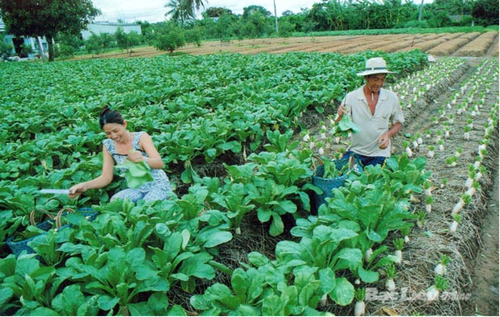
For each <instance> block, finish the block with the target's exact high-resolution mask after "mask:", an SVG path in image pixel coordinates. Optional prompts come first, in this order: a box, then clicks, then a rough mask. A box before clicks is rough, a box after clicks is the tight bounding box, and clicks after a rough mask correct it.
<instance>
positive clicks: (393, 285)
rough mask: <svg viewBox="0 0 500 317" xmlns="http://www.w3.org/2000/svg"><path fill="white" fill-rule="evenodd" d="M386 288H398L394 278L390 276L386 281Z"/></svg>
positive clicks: (391, 289)
mask: <svg viewBox="0 0 500 317" xmlns="http://www.w3.org/2000/svg"><path fill="white" fill-rule="evenodd" d="M385 289H386V290H388V291H393V290H395V289H396V283H394V279H392V278H388V279H387V280H386V281H385Z"/></svg>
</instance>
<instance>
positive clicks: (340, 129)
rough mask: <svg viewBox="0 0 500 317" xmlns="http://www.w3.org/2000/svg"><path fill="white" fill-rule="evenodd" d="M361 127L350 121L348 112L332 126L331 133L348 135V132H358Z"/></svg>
mask: <svg viewBox="0 0 500 317" xmlns="http://www.w3.org/2000/svg"><path fill="white" fill-rule="evenodd" d="M360 130H361V128H360V127H359V126H358V125H357V124H355V123H354V122H353V121H352V118H351V116H350V115H348V114H344V115H343V116H342V119H340V121H339V122H338V123H337V124H336V125H335V126H334V127H333V129H332V131H331V133H332V134H333V135H336V136H348V134H349V132H352V133H358V132H359V131H360Z"/></svg>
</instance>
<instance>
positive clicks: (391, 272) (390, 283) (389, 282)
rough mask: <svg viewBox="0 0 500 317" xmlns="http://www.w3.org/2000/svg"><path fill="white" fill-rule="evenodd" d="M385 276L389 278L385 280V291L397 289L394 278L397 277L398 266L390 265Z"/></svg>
mask: <svg viewBox="0 0 500 317" xmlns="http://www.w3.org/2000/svg"><path fill="white" fill-rule="evenodd" d="M385 274H386V276H387V278H386V280H385V289H386V290H388V291H389V292H391V291H393V290H395V289H396V283H395V282H394V278H395V277H396V266H394V264H393V263H391V264H388V265H387V267H386V268H385Z"/></svg>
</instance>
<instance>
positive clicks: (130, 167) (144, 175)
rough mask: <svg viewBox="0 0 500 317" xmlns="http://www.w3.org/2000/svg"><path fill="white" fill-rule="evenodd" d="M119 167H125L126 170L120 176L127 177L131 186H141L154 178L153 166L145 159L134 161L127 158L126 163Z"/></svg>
mask: <svg viewBox="0 0 500 317" xmlns="http://www.w3.org/2000/svg"><path fill="white" fill-rule="evenodd" d="M117 167H121V168H125V172H124V173H122V174H121V175H120V176H122V177H125V180H126V181H127V185H128V187H130V188H137V187H140V186H141V185H144V184H145V183H147V182H150V181H152V180H153V179H154V178H153V175H151V168H150V167H149V165H148V164H146V162H144V161H141V162H137V163H134V162H132V161H130V160H125V163H123V164H119V165H118V166H117Z"/></svg>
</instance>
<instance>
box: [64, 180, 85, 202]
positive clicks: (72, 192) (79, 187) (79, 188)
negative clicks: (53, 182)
mask: <svg viewBox="0 0 500 317" xmlns="http://www.w3.org/2000/svg"><path fill="white" fill-rule="evenodd" d="M87 189H88V187H87V185H85V183H80V184H76V185H75V186H73V187H71V188H70V189H69V194H68V196H69V198H71V199H74V198H76V197H78V196H80V195H81V194H82V193H84V192H86V191H87Z"/></svg>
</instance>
